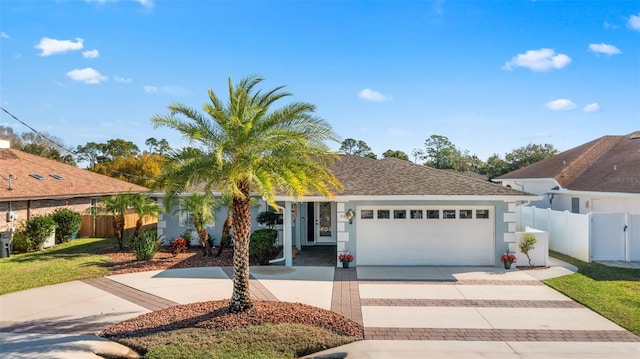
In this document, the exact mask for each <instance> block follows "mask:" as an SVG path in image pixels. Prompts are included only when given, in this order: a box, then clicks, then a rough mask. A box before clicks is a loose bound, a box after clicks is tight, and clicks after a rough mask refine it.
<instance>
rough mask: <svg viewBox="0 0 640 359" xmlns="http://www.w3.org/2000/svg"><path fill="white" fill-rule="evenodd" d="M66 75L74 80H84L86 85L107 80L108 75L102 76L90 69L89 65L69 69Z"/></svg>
mask: <svg viewBox="0 0 640 359" xmlns="http://www.w3.org/2000/svg"><path fill="white" fill-rule="evenodd" d="M67 76H69V77H70V78H71V79H72V80H74V81H79V82H84V83H85V84H88V85H96V84H99V83H101V82H103V81H107V79H108V77H106V76H103V75H102V74H101V73H100V72H98V71H96V70H95V69H92V68H91V67H87V68H84V69H75V70H71V71H69V72H67Z"/></svg>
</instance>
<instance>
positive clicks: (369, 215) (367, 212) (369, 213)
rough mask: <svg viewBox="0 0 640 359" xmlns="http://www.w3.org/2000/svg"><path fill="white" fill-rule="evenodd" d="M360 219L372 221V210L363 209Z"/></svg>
mask: <svg viewBox="0 0 640 359" xmlns="http://www.w3.org/2000/svg"><path fill="white" fill-rule="evenodd" d="M360 218H362V219H372V218H373V210H372V209H363V210H362V211H360Z"/></svg>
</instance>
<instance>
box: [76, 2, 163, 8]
mask: <svg viewBox="0 0 640 359" xmlns="http://www.w3.org/2000/svg"><path fill="white" fill-rule="evenodd" d="M118 1H119V0H85V2H88V3H92V2H95V3H98V4H105V3H108V2H118ZM133 1H134V2H137V3H138V4H140V5H142V6H144V7H146V8H148V9H150V8H152V7H153V0H133Z"/></svg>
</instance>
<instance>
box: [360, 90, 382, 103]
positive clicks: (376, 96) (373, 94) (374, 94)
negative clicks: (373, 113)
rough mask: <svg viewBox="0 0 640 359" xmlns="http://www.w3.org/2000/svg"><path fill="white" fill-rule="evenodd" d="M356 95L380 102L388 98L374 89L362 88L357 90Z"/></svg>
mask: <svg viewBox="0 0 640 359" xmlns="http://www.w3.org/2000/svg"><path fill="white" fill-rule="evenodd" d="M358 97H360V98H361V99H363V100H367V101H373V102H382V101H386V100H389V99H390V98H389V97H387V96H385V95H383V94H381V93H380V92H378V91H374V90H372V89H364V90H362V91H360V92H358Z"/></svg>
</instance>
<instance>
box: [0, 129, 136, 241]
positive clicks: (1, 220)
mask: <svg viewBox="0 0 640 359" xmlns="http://www.w3.org/2000/svg"><path fill="white" fill-rule="evenodd" d="M0 182H1V183H2V184H1V185H0V215H1V216H0V233H7V232H9V231H10V230H11V229H12V228H16V227H17V225H18V224H19V223H20V222H22V221H24V220H28V219H29V218H31V217H32V216H34V215H44V214H48V213H52V212H53V211H54V210H55V209H57V208H61V207H65V208H69V209H72V210H74V211H77V212H80V213H82V214H87V213H88V210H89V208H91V207H94V206H96V204H97V201H98V200H99V199H100V198H102V197H105V196H110V195H113V194H116V193H120V192H127V191H131V192H147V191H148V189H147V188H144V187H141V186H138V185H135V184H131V183H128V182H125V181H121V180H118V179H115V178H111V177H107V176H104V175H101V174H97V173H94V172H90V171H88V170H84V169H80V168H77V167H75V166H71V165H68V164H64V163H61V162H57V161H54V160H50V159H47V158H43V157H40V156H36V155H32V154H29V153H26V152H22V151H19V150H15V149H11V148H10V146H9V141H5V140H0Z"/></svg>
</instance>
